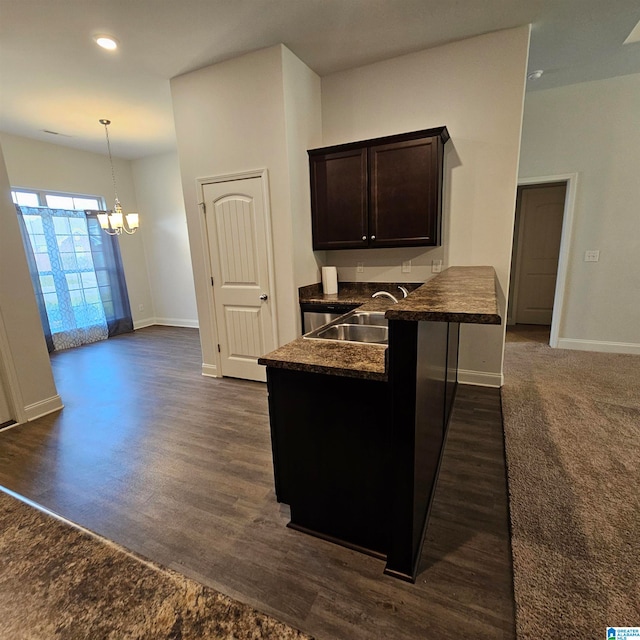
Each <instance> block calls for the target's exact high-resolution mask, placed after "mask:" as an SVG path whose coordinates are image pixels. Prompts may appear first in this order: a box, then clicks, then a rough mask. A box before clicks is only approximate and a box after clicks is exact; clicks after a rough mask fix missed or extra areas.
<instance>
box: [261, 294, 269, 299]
mask: <svg viewBox="0 0 640 640" xmlns="http://www.w3.org/2000/svg"><path fill="white" fill-rule="evenodd" d="M268 297H269V296H268V295H267V294H266V293H263V294H261V295H260V300H266V299H267V298H268Z"/></svg>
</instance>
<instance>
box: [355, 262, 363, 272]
mask: <svg viewBox="0 0 640 640" xmlns="http://www.w3.org/2000/svg"><path fill="white" fill-rule="evenodd" d="M356 272H357V273H364V262H358V263H357V266H356Z"/></svg>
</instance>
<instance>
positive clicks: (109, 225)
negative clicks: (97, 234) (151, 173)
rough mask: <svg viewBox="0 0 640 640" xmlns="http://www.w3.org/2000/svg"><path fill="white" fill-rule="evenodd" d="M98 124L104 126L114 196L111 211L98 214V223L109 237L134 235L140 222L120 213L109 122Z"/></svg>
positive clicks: (133, 214) (103, 120)
mask: <svg viewBox="0 0 640 640" xmlns="http://www.w3.org/2000/svg"><path fill="white" fill-rule="evenodd" d="M99 122H100V124H102V125H104V133H105V135H106V137H107V151H108V152H109V164H110V165H111V179H112V180H113V192H114V194H115V201H114V205H113V211H107V212H104V213H99V214H98V222H100V226H101V227H102V229H103V230H104V231H105V232H106V233H108V234H109V235H110V236H119V235H122V233H123V232H124V233H128V234H129V235H132V234H134V233H135V232H136V231H137V230H138V227H139V226H140V221H139V217H138V214H137V213H127V214H123V213H122V206H121V205H120V200H118V189H117V187H116V174H115V171H114V170H113V159H112V158H111V143H110V141H109V129H108V128H107V127H108V126H109V125H110V124H111V120H105V119H101V120H99Z"/></svg>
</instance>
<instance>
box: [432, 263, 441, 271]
mask: <svg viewBox="0 0 640 640" xmlns="http://www.w3.org/2000/svg"><path fill="white" fill-rule="evenodd" d="M441 271H442V260H432V261H431V273H440V272H441Z"/></svg>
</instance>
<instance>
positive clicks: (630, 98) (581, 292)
mask: <svg viewBox="0 0 640 640" xmlns="http://www.w3.org/2000/svg"><path fill="white" fill-rule="evenodd" d="M639 115H640V74H633V75H627V76H621V77H618V78H610V79H607V80H599V81H596V82H586V83H581V84H575V85H570V86H567V87H561V88H558V89H549V90H546V91H535V92H531V93H528V94H527V99H526V103H525V112H524V124H523V132H522V153H521V157H520V177H521V178H523V179H524V178H534V177H539V176H550V175H560V174H571V173H577V174H578V181H577V193H576V204H575V209H574V223H573V235H572V238H571V243H570V249H569V256H568V272H567V289H566V294H565V303H564V307H563V316H562V318H560V327H559V338H560V340H559V346H560V347H571V348H585V349H592V350H600V351H623V352H624V351H626V352H629V353H640V257H639V256H640V205H639V203H640V179H639V176H638V167H639V166H640V120H639ZM589 249H599V250H600V260H599V262H584V252H585V251H586V250H589Z"/></svg>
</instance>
